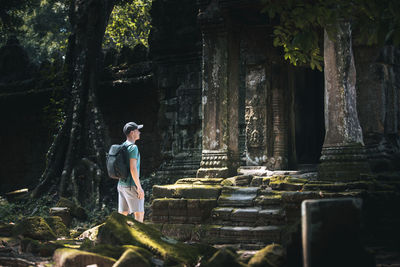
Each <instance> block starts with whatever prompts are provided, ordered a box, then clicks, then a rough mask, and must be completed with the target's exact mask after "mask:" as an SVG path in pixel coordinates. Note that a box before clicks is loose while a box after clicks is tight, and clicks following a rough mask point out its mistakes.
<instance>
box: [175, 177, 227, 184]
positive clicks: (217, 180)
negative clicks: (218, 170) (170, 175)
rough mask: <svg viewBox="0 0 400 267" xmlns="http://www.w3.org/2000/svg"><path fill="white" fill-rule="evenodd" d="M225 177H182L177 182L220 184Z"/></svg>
mask: <svg viewBox="0 0 400 267" xmlns="http://www.w3.org/2000/svg"><path fill="white" fill-rule="evenodd" d="M223 180H224V178H182V179H179V180H177V181H176V182H175V184H195V185H218V184H220V183H221V182H222V181H223Z"/></svg>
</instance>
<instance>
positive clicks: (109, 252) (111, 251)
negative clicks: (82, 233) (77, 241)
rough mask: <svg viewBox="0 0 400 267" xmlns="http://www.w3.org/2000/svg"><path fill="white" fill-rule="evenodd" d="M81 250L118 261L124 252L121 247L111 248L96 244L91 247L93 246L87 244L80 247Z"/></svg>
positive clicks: (111, 246) (110, 246)
mask: <svg viewBox="0 0 400 267" xmlns="http://www.w3.org/2000/svg"><path fill="white" fill-rule="evenodd" d="M81 249H82V250H84V251H88V252H93V253H96V254H100V255H103V256H106V257H110V258H113V259H118V258H119V257H121V255H122V253H123V252H124V250H125V249H124V248H123V247H122V246H113V245H110V244H98V245H95V246H93V245H88V243H86V244H85V245H82V246H81Z"/></svg>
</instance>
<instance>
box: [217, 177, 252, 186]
mask: <svg viewBox="0 0 400 267" xmlns="http://www.w3.org/2000/svg"><path fill="white" fill-rule="evenodd" d="M252 178H253V176H252V175H238V176H234V177H230V178H226V179H224V180H223V181H221V185H223V186H248V185H250V183H251V180H252Z"/></svg>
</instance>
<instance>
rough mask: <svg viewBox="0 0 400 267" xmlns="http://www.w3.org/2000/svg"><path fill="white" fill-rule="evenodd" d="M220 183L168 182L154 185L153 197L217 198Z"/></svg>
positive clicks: (219, 191)
mask: <svg viewBox="0 0 400 267" xmlns="http://www.w3.org/2000/svg"><path fill="white" fill-rule="evenodd" d="M221 189H222V186H220V185H204V184H203V185H195V184H170V185H154V186H153V198H164V197H167V198H190V199H212V198H214V199H217V198H218V197H219V195H220V193H221Z"/></svg>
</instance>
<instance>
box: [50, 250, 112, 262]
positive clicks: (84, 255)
mask: <svg viewBox="0 0 400 267" xmlns="http://www.w3.org/2000/svg"><path fill="white" fill-rule="evenodd" d="M53 260H54V262H55V265H56V266H87V265H91V264H97V265H98V266H110V267H111V266H113V264H114V263H115V262H116V260H115V259H113V258H110V257H105V256H102V255H100V254H96V253H91V252H87V251H82V250H77V249H71V248H61V249H57V250H56V251H55V252H54V255H53Z"/></svg>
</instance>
